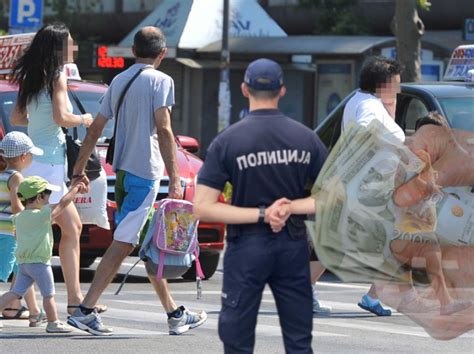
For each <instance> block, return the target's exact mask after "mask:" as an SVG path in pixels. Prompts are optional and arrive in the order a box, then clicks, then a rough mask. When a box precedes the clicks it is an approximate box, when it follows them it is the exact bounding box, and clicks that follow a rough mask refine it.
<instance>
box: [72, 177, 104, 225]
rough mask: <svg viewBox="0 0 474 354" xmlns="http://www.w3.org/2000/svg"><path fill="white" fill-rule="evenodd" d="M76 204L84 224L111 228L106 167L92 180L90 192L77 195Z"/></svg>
mask: <svg viewBox="0 0 474 354" xmlns="http://www.w3.org/2000/svg"><path fill="white" fill-rule="evenodd" d="M74 204H75V205H76V208H77V211H78V212H79V216H80V217H81V222H82V223H83V224H89V225H97V226H99V227H101V228H103V229H106V230H110V224H109V220H108V217H107V175H106V174H105V171H104V169H102V170H101V171H100V175H99V177H98V178H97V179H95V180H93V181H91V182H90V184H89V192H87V193H85V194H77V195H76V197H75V198H74Z"/></svg>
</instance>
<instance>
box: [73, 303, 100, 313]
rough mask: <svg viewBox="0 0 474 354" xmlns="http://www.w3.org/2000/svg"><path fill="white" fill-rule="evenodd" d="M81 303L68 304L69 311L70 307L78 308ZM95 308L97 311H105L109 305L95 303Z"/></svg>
mask: <svg viewBox="0 0 474 354" xmlns="http://www.w3.org/2000/svg"><path fill="white" fill-rule="evenodd" d="M78 308H79V305H67V309H68V312H69V310H70V309H72V310H75V309H78ZM95 309H96V310H97V313H103V312H105V311H107V309H108V307H107V305H99V304H98V305H95Z"/></svg>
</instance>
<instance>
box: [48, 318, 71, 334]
mask: <svg viewBox="0 0 474 354" xmlns="http://www.w3.org/2000/svg"><path fill="white" fill-rule="evenodd" d="M46 332H48V333H69V332H72V328H71V327H69V326H68V325H65V324H64V323H62V322H59V321H56V322H48V324H47V325H46Z"/></svg>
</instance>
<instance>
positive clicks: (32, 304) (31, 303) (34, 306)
mask: <svg viewBox="0 0 474 354" xmlns="http://www.w3.org/2000/svg"><path fill="white" fill-rule="evenodd" d="M23 297H24V298H25V302H26V306H28V310H29V311H30V317H31V316H38V315H39V313H40V311H41V310H40V308H39V307H38V303H37V302H36V294H35V287H34V285H32V286H30V287H29V289H28V290H27V292H26V294H25V296H23Z"/></svg>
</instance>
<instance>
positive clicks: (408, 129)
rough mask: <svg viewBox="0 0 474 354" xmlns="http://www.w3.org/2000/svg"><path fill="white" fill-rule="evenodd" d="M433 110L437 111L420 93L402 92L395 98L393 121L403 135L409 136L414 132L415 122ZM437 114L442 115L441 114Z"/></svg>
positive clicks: (429, 100) (430, 101)
mask: <svg viewBox="0 0 474 354" xmlns="http://www.w3.org/2000/svg"><path fill="white" fill-rule="evenodd" d="M435 110H439V109H438V107H436V104H435V102H434V101H433V99H432V98H430V97H429V96H426V95H423V94H422V93H421V92H419V93H417V92H402V93H400V94H398V96H397V110H396V117H395V120H396V122H397V124H398V125H399V126H400V127H401V128H402V129H403V131H404V132H405V135H406V136H410V135H413V133H414V132H415V125H416V121H417V120H418V119H419V118H421V117H423V116H426V115H427V114H428V113H429V112H431V111H435ZM439 113H441V114H442V112H439Z"/></svg>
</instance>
